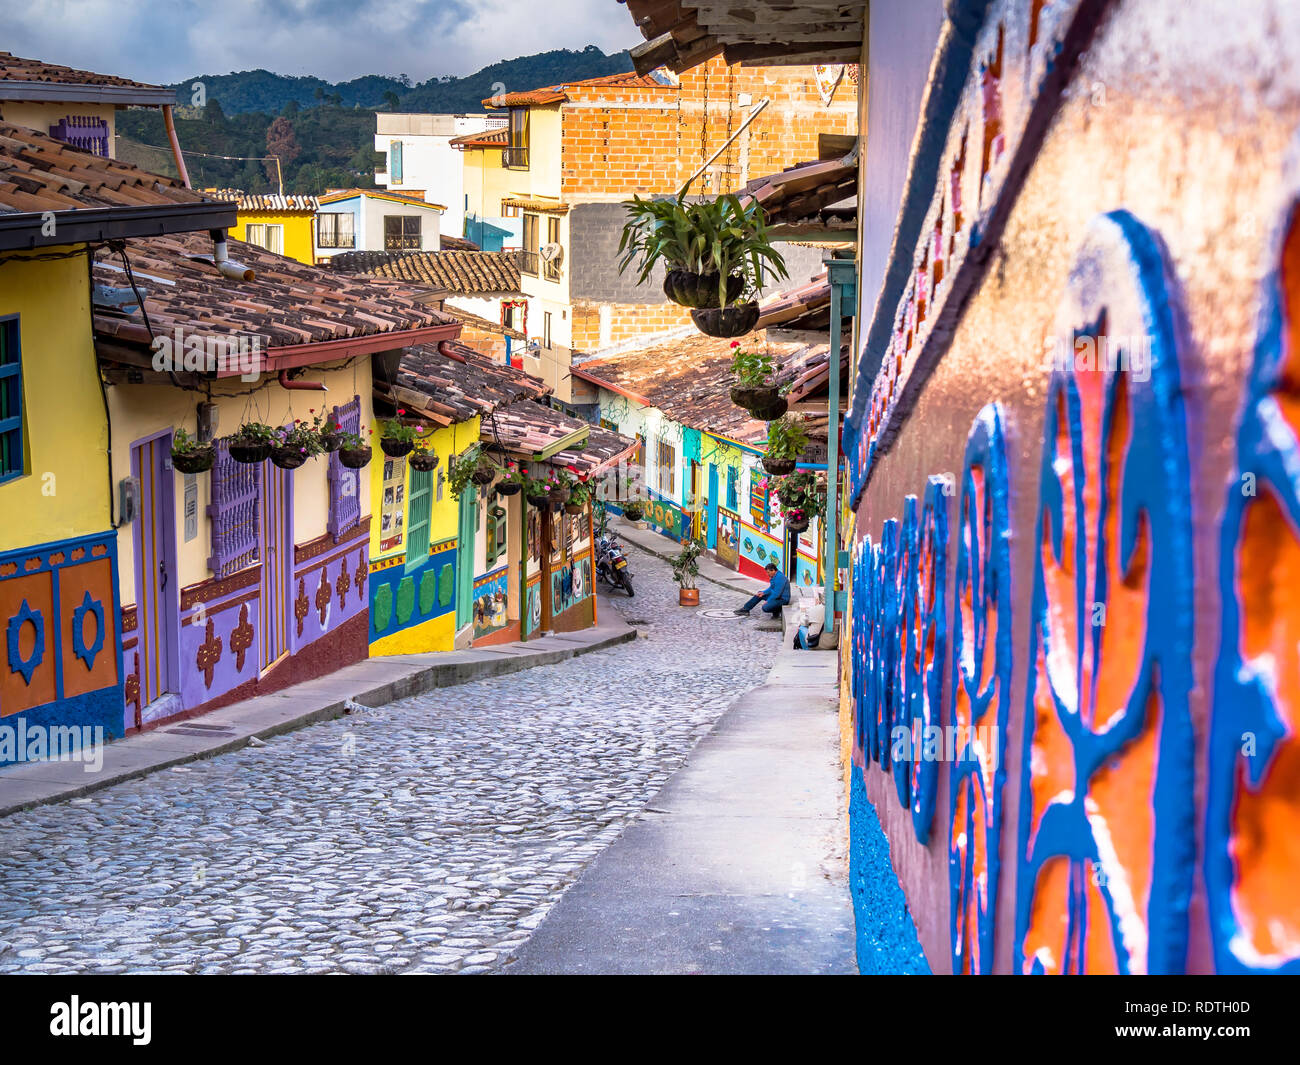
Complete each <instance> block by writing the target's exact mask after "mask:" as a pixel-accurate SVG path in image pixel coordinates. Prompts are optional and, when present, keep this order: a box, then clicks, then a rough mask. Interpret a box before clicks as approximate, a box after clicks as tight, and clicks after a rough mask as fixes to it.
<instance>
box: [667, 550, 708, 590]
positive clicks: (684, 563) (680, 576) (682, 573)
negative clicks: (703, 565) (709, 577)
mask: <svg viewBox="0 0 1300 1065" xmlns="http://www.w3.org/2000/svg"><path fill="white" fill-rule="evenodd" d="M703 550H704V544H703V543H702V542H701V541H699V540H683V541H682V550H681V553H680V554H678V555H677V557H676V558H674V559H673V560H672V562H671V563H670V564H671V566H672V569H673V580H675V581H676V582H677V583H678V585H680V586H681V587H682V588H694V587H695V579H696V578H697V577H698V576H699V575H700V561H699V559H700V552H701V551H703Z"/></svg>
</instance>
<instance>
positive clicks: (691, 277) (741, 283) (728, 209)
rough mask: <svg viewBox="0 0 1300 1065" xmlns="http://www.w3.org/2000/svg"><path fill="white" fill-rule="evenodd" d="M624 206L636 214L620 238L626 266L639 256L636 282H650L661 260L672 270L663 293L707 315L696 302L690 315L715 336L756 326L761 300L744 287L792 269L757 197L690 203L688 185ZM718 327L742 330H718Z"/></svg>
mask: <svg viewBox="0 0 1300 1065" xmlns="http://www.w3.org/2000/svg"><path fill="white" fill-rule="evenodd" d="M624 208H625V210H626V211H627V213H628V216H629V217H628V220H627V223H626V224H625V225H624V227H623V235H622V239H621V240H620V242H619V249H618V250H619V254H620V255H622V256H623V260H622V262H621V263H620V264H619V272H620V273H622V272H624V271H626V270H627V269H628V267H630V266H632V265H633V264H634V263H635V264H636V265H637V268H638V271H639V272H638V275H637V283H638V284H644V283H645V281H646V280H647V279H648V278H649V276H650V273H651V271H652V270H653V269H654V268H655V266H656V265H658V264H661V263H662V265H663V266H664V267H665V268H666V270H667V272H666V274H665V276H664V285H663V289H664V295H666V296H667V297H668V298H669V299H670V300H672V301H673V302H675V303H679V304H681V305H682V306H683V307H690V308H694V309H700V310H701V315H700V316H696V314H695V313H694V310H692V313H691V317H692V318H694V319H695V322H696V325H697V327H698V328H699V329H700V330H701V331H702V332H705V333H708V334H709V335H710V336H739V335H740V334H741V333H747V332H749V330H750V329H753V328H754V323H755V322H756V321H757V320H758V305H757V303H753V301H752V300H750V301H743V298H744V296H745V294H746V293H747V292H758V291H759V290H761V289H762V287H763V283H764V278H765V276H766V275H767V274H769V273H770V274H771V275H772V276H773V277H776V278H784V277H787V276H788V274H787V272H786V267H785V260H784V259H783V258H782V257H781V253H780V252H779V251H777V250H776V248H775V247H773V245H772V240H771V235H770V232H769V230H768V226H767V217H766V214H765V213H764V211H763V208H762V207H760V206H759V205H758V203H756V202H755V201H754V200H752V199H751V200H748V201H742V200H741V199H740V197H738V196H736V195H734V194H728V195H725V196H718V197H716V198H715V199H712V200H703V201H701V202H698V203H687V202H686V190H685V188H683V189H682V191H681V193H679V194H678V196H677V197H676V198H675V199H664V200H643V199H641V197H639V196H633V197H632V199H631V200H630V201H629V202H627V203H625V204H624ZM739 301H743V302H739ZM751 308H752V313H751ZM744 322H748V324H747V325H744V326H743V328H742V327H741V326H742V324H743V323H744ZM718 328H729V329H735V330H736V331H735V332H714V331H712V330H714V329H718Z"/></svg>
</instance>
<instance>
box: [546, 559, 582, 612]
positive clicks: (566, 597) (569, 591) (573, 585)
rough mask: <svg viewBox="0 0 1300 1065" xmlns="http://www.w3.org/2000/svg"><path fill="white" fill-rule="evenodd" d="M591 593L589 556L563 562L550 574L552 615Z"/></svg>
mask: <svg viewBox="0 0 1300 1065" xmlns="http://www.w3.org/2000/svg"><path fill="white" fill-rule="evenodd" d="M591 593H592V586H591V556H590V555H584V556H583V557H582V558H579V559H576V560H575V561H573V562H567V563H565V564H564V565H563V566H561V567H560V568H559V569H557V570H556V571H555V572H554V573H552V574H551V613H552V615H559V614H563V613H564V612H565V611H566V610H569V609H571V608H573V607H574V606H577V604H578V603H580V602H582V600H584V599H586V598H587V596H589V595H591Z"/></svg>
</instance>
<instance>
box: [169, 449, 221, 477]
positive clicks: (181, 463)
mask: <svg viewBox="0 0 1300 1065" xmlns="http://www.w3.org/2000/svg"><path fill="white" fill-rule="evenodd" d="M216 461H217V449H216V448H215V447H213V446H212V445H211V444H199V445H197V446H196V447H192V448H190V450H188V451H173V452H172V467H173V468H174V469H177V470H180V471H181V473H206V472H207V471H208V470H210V469H212V465H213V463H215V462H216Z"/></svg>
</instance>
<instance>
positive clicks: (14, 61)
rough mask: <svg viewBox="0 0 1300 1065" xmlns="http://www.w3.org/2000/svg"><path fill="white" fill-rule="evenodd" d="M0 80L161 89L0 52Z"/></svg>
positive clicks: (112, 76)
mask: <svg viewBox="0 0 1300 1065" xmlns="http://www.w3.org/2000/svg"><path fill="white" fill-rule="evenodd" d="M0 81H37V82H48V83H52V84H58V85H116V86H119V87H122V88H131V89H161V88H163V86H161V85H149V84H147V83H145V82H142V81H131V80H130V79H129V78H119V77H117V76H115V75H113V74H96V73H94V72H93V71H90V70H77V69H75V68H73V67H65V66H61V65H60V64H58V63H46V62H44V61H43V60H40V59H23V58H22V57H21V56H16V55H10V54H9V53H8V52H0Z"/></svg>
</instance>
